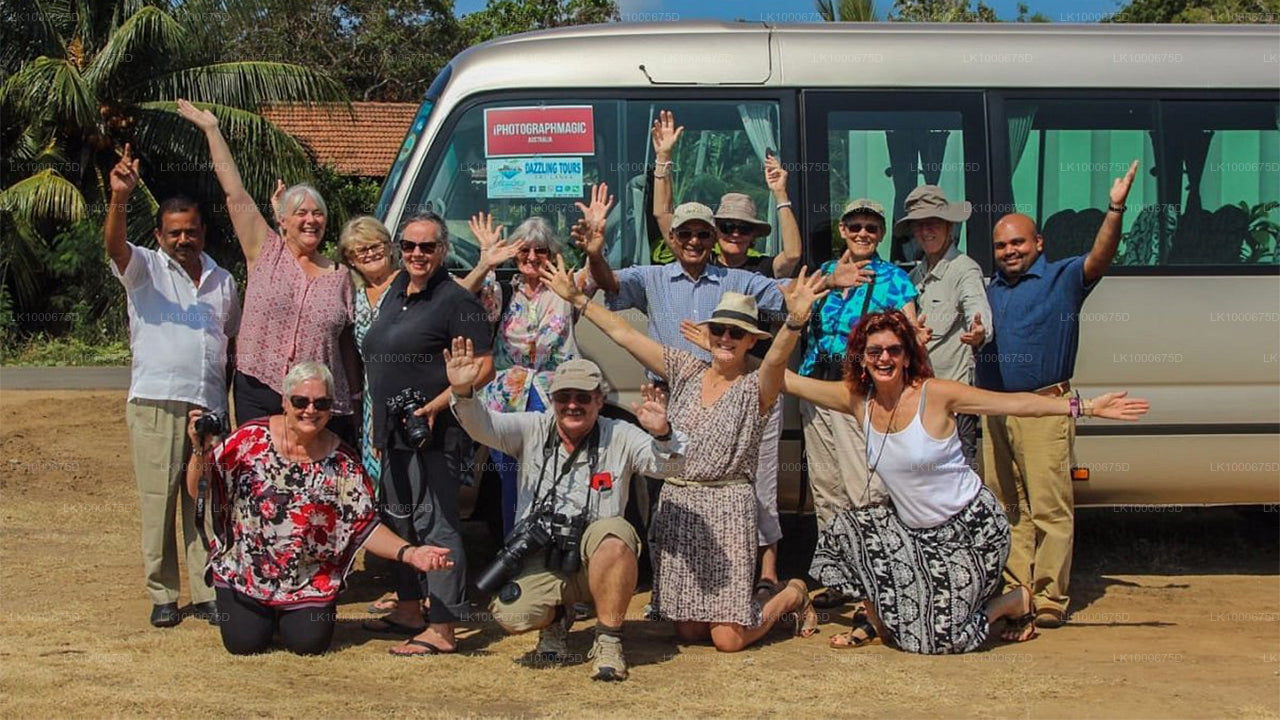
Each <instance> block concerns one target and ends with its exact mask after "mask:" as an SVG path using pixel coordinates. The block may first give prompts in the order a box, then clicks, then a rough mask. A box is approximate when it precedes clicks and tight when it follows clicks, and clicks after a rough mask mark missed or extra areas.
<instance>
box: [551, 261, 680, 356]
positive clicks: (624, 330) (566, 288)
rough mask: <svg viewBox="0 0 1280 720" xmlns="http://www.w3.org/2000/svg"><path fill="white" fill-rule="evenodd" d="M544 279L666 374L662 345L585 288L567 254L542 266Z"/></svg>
mask: <svg viewBox="0 0 1280 720" xmlns="http://www.w3.org/2000/svg"><path fill="white" fill-rule="evenodd" d="M542 281H543V282H545V283H546V284H547V287H549V288H551V290H552V291H553V292H554V293H555V294H556V295H559V296H560V297H562V298H564V299H565V300H568V301H569V302H570V303H571V304H572V305H573V307H574V309H575V310H577V311H578V312H579V313H580V314H581V315H583V316H585V317H586V318H587V319H588V320H590V321H591V322H593V323H595V324H596V326H598V327H599V328H600V329H601V330H603V331H604V334H605V335H608V336H609V339H610V340H613V341H614V342H616V343H617V344H619V345H621V346H622V349H624V350H626V351H627V352H629V353H631V355H632V356H634V357H635V359H636V360H639V361H640V364H641V365H644V366H645V368H647V369H648V370H649V371H650V372H653V373H655V374H657V375H659V376H661V377H664V378H665V377H666V375H667V368H666V362H664V360H663V353H662V346H661V345H659V344H658V343H657V341H655V340H653V339H652V338H650V337H649V336H648V335H645V334H644V333H642V332H640V331H639V330H636V329H635V328H634V327H632V326H631V323H628V322H627V321H626V320H624V319H622V316H620V315H618V314H616V313H614V312H612V311H610V310H609V309H608V308H606V307H605V306H603V305H600V304H599V303H593V302H591V299H590V298H588V297H587V296H586V294H585V293H583V292H582V289H581V288H579V287H578V285H577V284H576V283H575V282H574V281H573V278H572V277H570V275H569V272H568V271H567V270H566V269H565V267H564V258H563V257H559V256H557V257H556V262H555V264H554V265H552V264H551V263H545V264H543V266H542Z"/></svg>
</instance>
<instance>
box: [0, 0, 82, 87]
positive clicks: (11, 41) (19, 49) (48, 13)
mask: <svg viewBox="0 0 1280 720" xmlns="http://www.w3.org/2000/svg"><path fill="white" fill-rule="evenodd" d="M30 3H31V4H30V5H29V6H28V5H21V4H19V3H4V4H3V5H2V6H0V23H2V24H3V27H4V28H5V41H4V44H3V48H0V68H2V69H4V70H5V71H8V72H17V71H18V69H19V68H20V67H21V65H22V63H23V61H25V60H28V59H30V58H33V57H39V56H41V55H49V56H53V57H66V55H67V44H66V41H65V40H64V39H63V36H62V32H61V29H62V28H63V27H65V26H66V25H67V21H68V20H69V19H70V18H71V9H70V6H69V5H68V3H67V2H66V0H30ZM19 8H21V9H19Z"/></svg>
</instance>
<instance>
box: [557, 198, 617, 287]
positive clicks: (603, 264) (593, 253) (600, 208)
mask: <svg viewBox="0 0 1280 720" xmlns="http://www.w3.org/2000/svg"><path fill="white" fill-rule="evenodd" d="M574 204H575V205H577V206H578V209H579V210H581V211H582V220H580V221H579V222H578V223H577V224H575V225H574V226H573V228H572V229H570V230H569V236H570V237H572V238H573V241H574V243H575V244H576V245H577V246H578V248H579V249H581V250H582V252H583V254H585V255H586V256H587V269H588V270H589V271H590V272H591V279H592V281H593V282H595V284H596V287H599V288H600V289H602V290H604V291H605V292H607V293H616V292H618V287H619V283H618V276H617V275H615V274H614V272H613V268H611V267H609V261H608V260H606V259H605V257H604V237H605V236H604V231H605V220H606V218H607V217H608V216H609V208H611V207H613V196H612V195H610V194H609V185H608V183H597V184H596V186H595V187H593V188H592V189H591V204H590V205H583V204H582V203H574Z"/></svg>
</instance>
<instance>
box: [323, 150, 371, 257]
mask: <svg viewBox="0 0 1280 720" xmlns="http://www.w3.org/2000/svg"><path fill="white" fill-rule="evenodd" d="M315 186H316V190H319V191H320V195H321V196H322V197H324V200H325V203H326V204H328V206H329V217H328V218H326V222H325V229H324V245H325V248H326V253H325V254H327V255H330V257H334V258H336V257H337V254H336V248H337V245H338V237H339V235H340V234H341V232H342V226H343V225H346V224H347V221H348V220H350V219H351V218H354V217H357V216H360V215H369V214H371V213H372V212H373V208H374V206H375V205H377V204H378V191H379V187H378V183H377V182H376V181H374V180H371V179H369V178H358V177H349V176H346V175H340V174H338V172H337V171H336V170H334V169H333V168H332V167H330V166H328V165H325V166H321V167H320V168H318V169H317V170H316V183H315ZM329 248H333V251H332V252H330V251H329Z"/></svg>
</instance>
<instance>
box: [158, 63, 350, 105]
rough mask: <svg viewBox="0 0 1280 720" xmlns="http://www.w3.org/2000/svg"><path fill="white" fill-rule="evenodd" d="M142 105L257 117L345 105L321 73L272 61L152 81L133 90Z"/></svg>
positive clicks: (343, 94) (339, 89) (336, 85)
mask: <svg viewBox="0 0 1280 720" xmlns="http://www.w3.org/2000/svg"><path fill="white" fill-rule="evenodd" d="M133 90H134V92H136V95H134V96H135V97H137V98H138V99H143V100H165V99H173V98H180V97H181V98H187V99H189V100H191V101H192V102H203V103H214V104H217V105H223V106H226V107H233V108H239V109H241V110H249V111H254V112H256V111H257V110H259V109H261V108H262V107H263V106H264V105H268V104H271V103H306V104H308V105H310V104H313V103H320V102H341V103H345V102H346V101H347V91H346V89H345V88H343V86H342V83H340V82H338V81H337V80H334V79H333V78H331V77H329V76H328V75H327V74H325V73H323V72H319V71H316V70H312V69H310V68H305V67H302V66H301V65H290V64H288V63H275V62H231V63H218V64H216V65H205V66H203V67H193V68H186V69H183V70H178V71H176V72H171V73H166V74H164V75H160V76H157V77H153V78H150V79H148V80H147V81H145V82H144V83H142V84H141V85H140V86H138V87H137V88H136V89H133Z"/></svg>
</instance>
